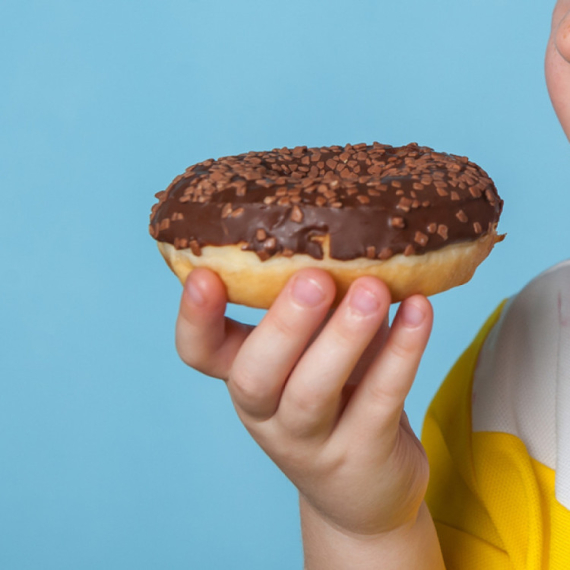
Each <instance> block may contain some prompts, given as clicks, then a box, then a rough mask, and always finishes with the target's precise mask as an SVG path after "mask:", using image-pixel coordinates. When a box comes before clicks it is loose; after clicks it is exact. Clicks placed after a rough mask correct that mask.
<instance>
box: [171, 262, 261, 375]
mask: <svg viewBox="0 0 570 570" xmlns="http://www.w3.org/2000/svg"><path fill="white" fill-rule="evenodd" d="M226 304H227V295H226V289H225V287H224V284H223V283H222V281H221V280H220V278H219V277H218V276H217V275H216V274H215V273H214V272H213V271H210V270H208V269H204V268H197V269H194V270H193V271H192V272H191V273H190V275H189V276H188V278H187V279H186V283H185V284H184V291H183V293H182V299H181V301H180V310H179V313H178V319H177V321H176V350H177V351H178V354H179V355H180V358H181V359H182V360H183V361H184V362H185V363H186V364H188V365H189V366H191V367H192V368H195V369H196V370H198V371H200V372H203V373H204V374H207V375H208V376H214V377H215V378H221V379H223V380H225V379H227V377H228V373H229V370H230V368H231V366H232V363H233V361H234V359H235V356H236V354H237V352H238V350H239V348H240V347H241V345H242V344H243V342H244V340H245V339H246V338H247V336H248V335H249V333H250V332H251V330H252V328H253V327H251V326H249V325H245V324H242V323H238V322H237V321H234V320H233V319H229V318H227V317H225V316H224V313H225V310H226Z"/></svg>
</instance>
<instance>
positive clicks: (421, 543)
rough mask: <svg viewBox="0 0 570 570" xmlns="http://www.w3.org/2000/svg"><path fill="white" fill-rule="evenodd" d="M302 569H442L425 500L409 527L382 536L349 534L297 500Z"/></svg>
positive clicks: (442, 564) (441, 561)
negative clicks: (300, 529)
mask: <svg viewBox="0 0 570 570" xmlns="http://www.w3.org/2000/svg"><path fill="white" fill-rule="evenodd" d="M300 509H301V528H302V533H303V547H304V553H305V570H354V569H356V568H358V570H379V569H381V570H401V569H405V570H409V569H410V568H414V570H445V564H444V562H443V558H442V555H441V549H440V546H439V540H438V538H437V534H436V531H435V526H434V524H433V520H432V518H431V515H430V513H429V511H428V508H427V506H426V504H425V503H423V504H422V506H421V508H420V511H419V513H418V517H417V519H416V521H415V522H414V523H413V524H410V525H409V527H406V528H401V529H398V530H396V531H393V532H391V533H388V534H385V535H382V536H367V537H363V536H351V535H349V534H347V533H343V532H342V531H340V530H338V529H336V528H333V527H332V526H331V525H329V524H328V523H326V522H325V521H324V520H323V519H322V518H320V517H319V515H318V514H316V513H315V511H314V510H313V509H312V508H311V507H310V505H308V504H307V503H306V502H305V501H304V500H303V498H301V501H300Z"/></svg>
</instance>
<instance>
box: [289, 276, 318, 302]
mask: <svg viewBox="0 0 570 570" xmlns="http://www.w3.org/2000/svg"><path fill="white" fill-rule="evenodd" d="M292 293H293V298H294V299H295V301H297V303H299V304H300V305H304V306H306V307H315V306H316V305H318V304H319V303H321V302H322V301H323V299H324V298H325V292H324V291H323V289H322V288H321V286H320V285H319V284H318V283H317V282H316V281H314V280H313V279H307V278H306V277H297V278H296V279H295V282H294V283H293V290H292Z"/></svg>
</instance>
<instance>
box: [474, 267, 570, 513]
mask: <svg viewBox="0 0 570 570" xmlns="http://www.w3.org/2000/svg"><path fill="white" fill-rule="evenodd" d="M472 396H473V403H472V426H473V431H474V432H481V431H487V432H488V431H492V432H503V433H509V434H512V435H515V436H517V437H518V438H519V439H521V440H522V441H523V442H524V443H525V445H526V447H527V450H528V452H529V454H530V455H531V456H532V457H533V458H534V459H536V460H537V461H539V462H540V463H542V464H544V465H546V466H547V467H550V468H551V469H554V470H555V471H556V483H555V493H556V498H557V500H558V501H559V502H560V503H561V504H562V505H564V506H565V507H566V508H567V509H570V261H566V262H563V263H561V264H559V265H556V266H555V267H553V268H552V269H550V270H548V271H546V272H545V273H542V274H541V275H539V276H538V277H537V278H535V279H534V280H533V281H531V282H530V283H529V284H528V285H527V286H526V287H525V288H524V289H523V290H522V291H521V292H520V293H519V294H518V295H516V296H515V297H513V298H512V299H510V300H509V301H508V302H507V305H506V307H505V309H504V310H503V313H502V315H501V317H500V319H499V321H498V323H497V324H496V326H495V327H494V328H493V330H492V331H491V333H490V334H489V336H488V337H487V340H486V341H485V344H484V346H483V349H482V350H481V353H480V356H479V361H478V364H477V368H476V370H475V375H474V380H473V393H472Z"/></svg>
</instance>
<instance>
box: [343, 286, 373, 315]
mask: <svg viewBox="0 0 570 570" xmlns="http://www.w3.org/2000/svg"><path fill="white" fill-rule="evenodd" d="M350 307H351V308H352V309H353V310H354V311H356V312H357V313H360V314H361V315H369V314H371V313H374V312H376V311H377V310H378V308H379V307H380V303H379V302H378V299H377V297H376V295H374V293H372V291H369V290H368V289H366V288H364V287H361V286H358V287H356V288H355V289H354V291H353V292H352V294H351V296H350Z"/></svg>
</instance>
